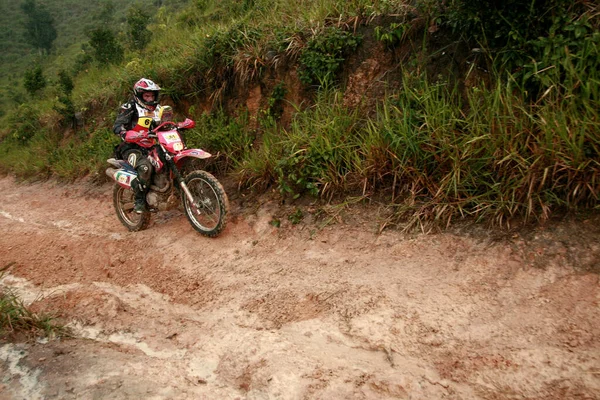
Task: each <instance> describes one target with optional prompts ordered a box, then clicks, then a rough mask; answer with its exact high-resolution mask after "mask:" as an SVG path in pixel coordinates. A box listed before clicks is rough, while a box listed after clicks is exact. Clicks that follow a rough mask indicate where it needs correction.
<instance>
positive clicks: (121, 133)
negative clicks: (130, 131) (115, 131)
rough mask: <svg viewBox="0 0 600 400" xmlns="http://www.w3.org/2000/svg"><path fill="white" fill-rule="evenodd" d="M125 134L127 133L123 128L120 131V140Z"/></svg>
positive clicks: (123, 138)
mask: <svg viewBox="0 0 600 400" xmlns="http://www.w3.org/2000/svg"><path fill="white" fill-rule="evenodd" d="M125 135H127V131H126V130H125V129H123V130H122V131H121V132H120V133H119V136H121V140H125Z"/></svg>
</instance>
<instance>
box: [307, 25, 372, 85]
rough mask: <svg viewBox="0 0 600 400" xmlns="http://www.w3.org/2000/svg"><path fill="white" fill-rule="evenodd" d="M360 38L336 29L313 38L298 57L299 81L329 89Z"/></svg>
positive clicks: (328, 30) (329, 28)
mask: <svg viewBox="0 0 600 400" xmlns="http://www.w3.org/2000/svg"><path fill="white" fill-rule="evenodd" d="M361 40H362V38H361V36H359V35H354V34H352V33H350V32H346V31H343V30H341V29H340V28H337V27H333V26H332V27H328V28H326V29H325V30H323V32H321V33H319V34H317V35H316V36H314V37H313V38H312V39H311V40H310V41H309V42H308V44H307V46H306V48H305V49H304V50H303V51H302V54H301V55H300V73H299V78H300V80H301V81H302V82H303V83H304V84H306V85H316V86H318V87H330V86H331V85H332V84H333V83H334V82H335V80H336V77H337V73H338V72H339V70H340V67H341V66H342V63H343V62H344V60H345V59H346V57H348V56H349V55H350V54H351V53H352V52H353V51H355V50H356V48H357V47H358V45H359V44H360V42H361Z"/></svg>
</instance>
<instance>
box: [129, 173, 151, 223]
mask: <svg viewBox="0 0 600 400" xmlns="http://www.w3.org/2000/svg"><path fill="white" fill-rule="evenodd" d="M131 189H133V197H134V199H135V201H134V203H133V211H134V212H135V213H137V214H142V213H144V212H146V211H148V207H146V185H144V184H143V183H141V182H140V181H139V179H134V180H133V181H132V182H131Z"/></svg>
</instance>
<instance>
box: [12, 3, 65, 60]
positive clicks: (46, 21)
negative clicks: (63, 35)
mask: <svg viewBox="0 0 600 400" xmlns="http://www.w3.org/2000/svg"><path fill="white" fill-rule="evenodd" d="M21 10H23V12H24V13H25V16H26V20H25V31H26V34H25V41H26V42H27V43H29V44H30V45H32V46H33V47H35V48H36V49H39V50H40V51H42V52H46V53H47V52H49V51H50V49H51V48H52V42H54V39H56V29H55V28H54V19H53V18H52V16H51V15H50V14H49V13H48V11H47V10H46V9H45V7H44V6H43V5H38V4H36V2H35V0H25V2H24V3H22V4H21Z"/></svg>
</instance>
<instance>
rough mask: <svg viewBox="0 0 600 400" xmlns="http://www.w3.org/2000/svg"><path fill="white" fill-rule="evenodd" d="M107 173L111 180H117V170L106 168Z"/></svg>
mask: <svg viewBox="0 0 600 400" xmlns="http://www.w3.org/2000/svg"><path fill="white" fill-rule="evenodd" d="M105 172H106V175H108V177H109V178H111V179H112V180H115V174H116V173H117V170H116V169H115V168H106V171H105Z"/></svg>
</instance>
